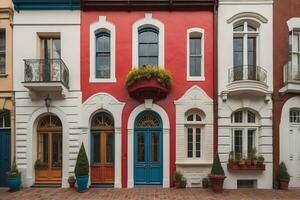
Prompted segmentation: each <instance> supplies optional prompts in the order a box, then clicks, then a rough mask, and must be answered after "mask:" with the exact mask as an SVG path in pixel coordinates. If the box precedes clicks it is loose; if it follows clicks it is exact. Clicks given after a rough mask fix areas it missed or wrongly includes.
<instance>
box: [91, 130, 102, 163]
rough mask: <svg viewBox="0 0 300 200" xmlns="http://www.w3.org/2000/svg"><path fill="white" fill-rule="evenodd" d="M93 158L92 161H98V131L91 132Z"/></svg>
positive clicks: (99, 146)
mask: <svg viewBox="0 0 300 200" xmlns="http://www.w3.org/2000/svg"><path fill="white" fill-rule="evenodd" d="M93 146H94V149H93V158H92V163H94V164H97V163H100V162H101V160H100V153H101V143H100V133H93Z"/></svg>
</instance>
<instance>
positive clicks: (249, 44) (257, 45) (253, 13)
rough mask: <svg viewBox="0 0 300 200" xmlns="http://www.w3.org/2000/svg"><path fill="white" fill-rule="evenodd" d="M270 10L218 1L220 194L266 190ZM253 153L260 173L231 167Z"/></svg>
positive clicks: (264, 4) (265, 5)
mask: <svg viewBox="0 0 300 200" xmlns="http://www.w3.org/2000/svg"><path fill="white" fill-rule="evenodd" d="M272 5H273V1H272V0H265V1H256V0H248V1H238V0H220V1H219V11H218V88H217V89H218V95H219V97H218V152H219V155H220V159H221V162H222V165H223V168H224V170H225V174H226V176H227V178H226V179H225V182H224V187H225V188H242V187H251V188H272V171H273V165H272V163H273V157H272V152H273V149H272V144H273V140H272V123H273V122H272V104H273V103H272V92H273V52H272V46H273V39H272V38H273V10H272V8H273V7H272ZM227 74H228V75H227ZM255 151H256V155H257V156H263V157H264V163H265V164H264V165H263V166H262V167H257V168H255V169H251V168H248V169H246V170H245V168H244V169H241V168H239V167H235V165H238V164H236V163H238V162H239V161H240V160H243V159H247V158H250V157H251V156H252V155H254V152H255Z"/></svg>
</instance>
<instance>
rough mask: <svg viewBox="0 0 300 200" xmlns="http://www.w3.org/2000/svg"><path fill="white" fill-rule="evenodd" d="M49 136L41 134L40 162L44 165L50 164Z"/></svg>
mask: <svg viewBox="0 0 300 200" xmlns="http://www.w3.org/2000/svg"><path fill="white" fill-rule="evenodd" d="M48 139H49V138H48V134H47V133H40V134H39V160H40V161H41V162H43V163H48V153H49V152H48Z"/></svg>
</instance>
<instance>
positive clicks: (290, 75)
mask: <svg viewBox="0 0 300 200" xmlns="http://www.w3.org/2000/svg"><path fill="white" fill-rule="evenodd" d="M283 76H284V77H283V80H284V84H287V83H300V65H292V64H286V65H285V66H284V69H283Z"/></svg>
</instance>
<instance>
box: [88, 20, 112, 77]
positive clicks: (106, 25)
mask: <svg viewBox="0 0 300 200" xmlns="http://www.w3.org/2000/svg"><path fill="white" fill-rule="evenodd" d="M115 29H116V28H115V25H114V24H113V23H111V22H109V21H106V16H99V21H97V22H95V23H93V24H91V26H90V82H91V83H106V82H107V83H114V82H116V76H115V70H116V68H115V61H116V53H115V52H116V32H115ZM101 31H108V32H109V34H110V70H111V71H110V78H96V73H95V71H96V58H95V55H96V34H97V33H99V32H101Z"/></svg>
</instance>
